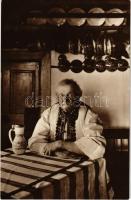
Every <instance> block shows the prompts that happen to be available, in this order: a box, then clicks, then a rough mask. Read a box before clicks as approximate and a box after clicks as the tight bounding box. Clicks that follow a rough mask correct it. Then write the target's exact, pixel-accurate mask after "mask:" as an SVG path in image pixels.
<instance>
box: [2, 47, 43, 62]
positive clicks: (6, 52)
mask: <svg viewBox="0 0 131 200" xmlns="http://www.w3.org/2000/svg"><path fill="white" fill-rule="evenodd" d="M44 55H45V52H44V51H38V50H36V51H29V50H28V49H16V48H15V49H3V50H2V60H3V61H4V60H5V61H8V60H13V61H14V60H17V61H18V60H25V61H26V60H28V61H29V60H33V61H39V60H41V58H42V57H43V56H44Z"/></svg>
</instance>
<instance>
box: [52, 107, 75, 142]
mask: <svg viewBox="0 0 131 200" xmlns="http://www.w3.org/2000/svg"><path fill="white" fill-rule="evenodd" d="M78 112H79V107H76V108H73V109H72V110H71V111H70V112H64V111H63V110H62V109H61V108H59V113H58V121H57V125H56V135H55V139H56V140H66V141H75V140H76V130H75V121H76V120H77V118H78ZM65 129H67V130H65Z"/></svg>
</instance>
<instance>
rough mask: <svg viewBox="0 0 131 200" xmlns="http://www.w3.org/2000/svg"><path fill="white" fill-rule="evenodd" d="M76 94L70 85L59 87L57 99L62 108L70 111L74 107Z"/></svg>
mask: <svg viewBox="0 0 131 200" xmlns="http://www.w3.org/2000/svg"><path fill="white" fill-rule="evenodd" d="M74 97H75V95H74V92H73V89H72V88H71V86H70V85H59V86H58V88H57V98H58V102H59V105H60V107H61V108H62V109H63V110H64V111H65V112H67V111H69V110H70V108H71V107H72V105H73V100H74Z"/></svg>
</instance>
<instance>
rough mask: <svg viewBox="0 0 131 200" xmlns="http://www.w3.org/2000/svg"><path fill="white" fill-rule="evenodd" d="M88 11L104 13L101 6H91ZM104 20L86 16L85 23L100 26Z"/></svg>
mask: <svg viewBox="0 0 131 200" xmlns="http://www.w3.org/2000/svg"><path fill="white" fill-rule="evenodd" d="M88 13H105V11H104V10H103V9H102V8H92V9H91V10H89V12H88ZM104 22H105V18H87V23H88V25H90V26H101V25H102V24H103V23H104Z"/></svg>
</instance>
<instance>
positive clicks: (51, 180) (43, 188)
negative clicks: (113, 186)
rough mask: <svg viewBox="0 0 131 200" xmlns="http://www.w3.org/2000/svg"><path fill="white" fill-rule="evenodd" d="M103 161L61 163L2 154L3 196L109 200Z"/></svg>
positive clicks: (28, 153) (53, 159) (34, 156)
mask: <svg viewBox="0 0 131 200" xmlns="http://www.w3.org/2000/svg"><path fill="white" fill-rule="evenodd" d="M105 164H106V162H105V159H104V158H100V159H98V160H95V161H89V160H87V159H85V158H81V159H80V158H79V159H62V158H58V157H51V156H38V155H33V154H32V153H31V152H30V151H28V150H27V152H26V153H25V154H23V155H15V154H13V152H12V150H11V149H7V150H5V151H2V152H1V196H2V198H14V199H27V198H30V199H34V198H37V199H88V198H89V199H102V198H104V199H107V198H108V186H109V185H107V177H106V173H105V170H106V165H105Z"/></svg>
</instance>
